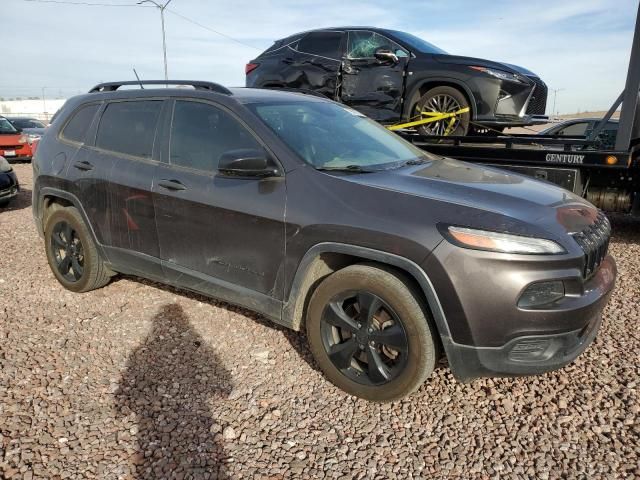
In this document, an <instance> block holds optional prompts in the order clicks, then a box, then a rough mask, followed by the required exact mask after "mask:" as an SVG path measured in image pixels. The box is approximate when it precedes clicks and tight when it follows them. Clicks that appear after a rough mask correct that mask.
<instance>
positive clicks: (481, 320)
mask: <svg viewBox="0 0 640 480" xmlns="http://www.w3.org/2000/svg"><path fill="white" fill-rule="evenodd" d="M130 83H131V82H119V83H111V84H106V85H100V86H97V87H95V88H94V89H93V90H92V92H93V93H89V94H87V95H82V96H79V97H75V98H73V99H70V100H68V101H67V103H66V105H65V107H64V108H63V111H62V112H61V113H60V115H59V116H58V118H56V120H55V121H54V122H53V123H52V125H51V126H50V127H49V129H50V130H49V132H48V133H47V135H45V136H44V137H43V138H42V140H41V142H40V143H41V144H40V147H39V150H38V155H37V156H36V160H35V161H34V172H35V174H34V187H33V188H34V193H33V199H34V201H33V212H34V218H35V222H36V225H37V228H38V230H39V231H40V233H41V235H42V236H43V237H44V248H45V251H46V256H47V260H48V262H49V265H50V266H51V269H52V272H53V274H54V275H55V277H56V278H57V279H58V281H59V282H60V283H61V284H62V285H63V286H64V287H65V288H67V289H69V290H71V291H75V292H86V291H89V290H92V289H95V288H99V287H102V286H103V285H106V284H107V283H108V282H109V279H110V278H111V276H113V275H115V274H116V272H121V273H126V274H131V275H137V276H141V277H145V278H149V279H153V280H156V281H159V282H162V283H166V284H169V285H173V286H176V287H180V288H184V289H187V290H192V291H196V292H200V293H202V294H205V295H209V296H212V297H215V298H219V299H223V300H225V301H227V302H230V303H234V304H237V305H241V306H243V307H247V308H250V309H252V310H255V311H257V312H260V313H261V314H263V315H264V316H266V317H267V318H270V319H272V320H274V321H275V322H277V323H279V324H282V325H285V326H287V327H289V328H292V329H294V330H301V329H303V328H304V329H306V332H307V337H308V339H309V343H310V347H311V351H312V352H313V355H314V357H315V359H316V361H317V363H318V365H319V366H320V368H321V369H322V370H323V372H324V373H325V374H326V376H327V377H328V378H329V379H330V380H331V381H332V382H333V383H335V384H336V385H337V386H339V387H340V388H342V389H343V390H345V391H347V392H349V393H351V394H353V395H357V396H360V397H363V398H366V399H369V400H375V401H388V400H394V399H398V398H401V397H403V396H405V395H407V394H409V393H411V392H412V391H414V390H415V389H417V388H418V387H419V386H420V384H421V383H422V382H423V381H424V380H425V379H426V378H427V377H428V376H429V375H430V374H431V372H432V371H433V369H434V367H435V365H436V362H437V361H438V358H439V357H440V352H441V350H443V351H444V354H445V355H446V357H447V359H448V363H449V365H450V367H451V369H452V371H453V373H454V375H455V376H456V377H457V378H459V379H461V380H463V381H467V380H470V379H472V378H475V377H479V376H494V375H499V376H503V375H507V376H508V375H524V374H534V373H540V372H545V371H548V370H552V369H556V368H559V367H561V366H563V365H566V364H567V363H569V362H571V361H572V360H573V359H574V358H576V357H577V356H578V355H579V354H580V353H581V352H582V351H583V350H584V349H585V348H587V346H588V345H589V344H590V343H591V341H592V340H593V339H594V337H595V336H596V334H597V332H598V329H599V327H600V323H601V311H602V309H603V308H604V306H605V304H606V303H607V299H608V298H609V295H610V293H611V290H612V288H613V286H614V281H615V277H616V267H615V263H614V260H613V259H612V257H611V256H610V255H608V254H607V245H608V241H609V236H610V226H609V222H608V220H607V219H606V217H605V216H604V215H603V214H602V213H601V212H599V211H598V210H597V209H596V208H595V207H593V206H592V205H591V204H589V203H588V202H587V201H585V200H583V199H582V198H580V197H578V196H576V195H573V194H572V193H570V192H567V191H565V190H563V189H561V188H558V187H556V186H554V185H551V184H548V183H541V182H538V181H536V180H534V179H531V178H529V177H525V176H521V175H517V174H511V173H507V172H505V171H502V170H498V169H493V168H490V167H484V166H480V165H471V164H466V163H463V162H459V161H455V160H451V159H446V158H441V157H437V156H434V155H430V154H428V153H426V152H425V151H423V150H420V149H417V148H416V147H414V146H413V145H411V144H410V143H408V142H406V141H405V140H403V139H402V138H400V137H399V136H397V135H395V134H393V133H391V132H389V131H388V130H387V129H385V128H384V127H382V126H381V125H379V124H378V123H376V122H374V121H372V120H370V119H368V118H367V117H365V116H364V115H363V114H361V113H359V112H357V111H355V110H352V109H350V108H348V107H345V106H343V105H341V104H338V103H335V102H332V101H329V100H325V99H322V98H317V97H315V96H312V95H306V94H300V93H290V92H283V91H272V90H263V89H244V88H237V89H227V88H224V87H222V86H219V85H216V84H209V83H206V82H199V83H196V85H197V87H198V88H197V89H193V90H187V89H178V88H150V87H149V85H148V84H149V83H152V82H146V83H147V88H145V89H144V90H142V89H140V90H131V89H129V90H118V87H119V86H120V85H122V84H127V85H128V84H130ZM159 83H163V82H159ZM177 83H180V84H185V81H180V82H177ZM144 84H145V82H143V85H144ZM131 132H136V135H135V136H132V135H131ZM251 348H252V347H251V345H249V344H248V345H247V349H248V350H251Z"/></svg>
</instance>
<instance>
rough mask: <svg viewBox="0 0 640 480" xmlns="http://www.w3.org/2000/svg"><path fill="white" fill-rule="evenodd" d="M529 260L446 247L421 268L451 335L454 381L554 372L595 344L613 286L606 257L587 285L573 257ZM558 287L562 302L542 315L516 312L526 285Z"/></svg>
mask: <svg viewBox="0 0 640 480" xmlns="http://www.w3.org/2000/svg"><path fill="white" fill-rule="evenodd" d="M519 257H522V256H519ZM529 257H530V258H528V259H524V260H520V259H516V258H514V256H505V255H504V254H490V253H489V252H479V251H472V250H468V249H460V248H458V247H454V246H452V245H450V244H448V243H446V242H443V243H442V244H441V245H440V246H439V247H438V248H437V249H436V251H435V252H434V255H432V256H431V257H430V258H429V259H428V261H427V263H426V264H425V265H424V267H425V271H427V272H430V277H431V280H432V281H433V283H434V286H435V288H436V292H437V294H438V297H439V299H440V302H441V304H442V308H443V313H444V315H445V318H446V323H447V325H448V330H449V331H448V332H445V334H444V335H441V338H442V343H443V347H444V349H445V352H446V354H447V358H448V360H449V365H450V366H451V370H452V372H453V374H454V376H455V377H456V378H457V379H459V380H461V381H468V380H471V379H473V378H477V377H483V376H519V375H531V374H538V373H543V372H547V371H550V370H555V369H558V368H561V367H563V366H564V365H567V364H568V363H570V362H572V361H573V360H574V359H575V358H576V357H577V356H578V355H580V354H581V353H582V352H583V351H584V350H585V349H586V348H587V347H588V346H589V344H590V343H591V342H592V341H593V339H594V338H595V337H596V335H597V333H598V330H599V328H600V323H601V317H602V310H603V309H604V307H605V305H606V304H607V302H608V300H609V297H610V295H611V292H612V290H613V287H614V284H615V278H616V274H617V271H616V265H615V261H614V260H613V258H612V257H611V256H607V257H605V259H604V260H603V261H602V263H601V264H600V266H599V268H598V270H597V271H596V273H595V274H594V275H593V276H592V277H590V278H589V279H586V280H585V279H584V278H583V277H582V271H581V269H580V266H579V265H580V263H579V262H576V258H571V257H572V256H571V255H568V256H567V257H568V258H567V257H565V258H557V259H554V258H553V256H547V257H551V258H546V259H542V258H538V259H536V258H535V256H529ZM557 279H561V280H563V282H564V284H565V291H566V296H565V297H564V298H563V299H562V300H560V301H557V302H556V303H554V304H552V305H551V306H548V307H545V308H544V309H542V308H539V309H523V308H519V307H518V306H517V302H518V298H519V297H520V295H521V293H522V292H523V290H524V289H525V288H526V287H527V285H529V284H531V283H533V282H539V281H547V280H557ZM440 333H441V334H442V332H440Z"/></svg>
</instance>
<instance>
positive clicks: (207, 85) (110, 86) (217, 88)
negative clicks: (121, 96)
mask: <svg viewBox="0 0 640 480" xmlns="http://www.w3.org/2000/svg"><path fill="white" fill-rule="evenodd" d="M124 85H139V86H140V87H141V88H143V85H189V86H191V87H193V88H195V89H196V90H210V91H212V92H218V93H223V94H225V95H233V93H232V92H231V90H229V89H228V88H227V87H224V86H222V85H220V84H219V83H213V82H202V81H199V80H141V81H138V80H127V81H123V82H106V83H99V84H98V85H96V86H95V87H93V88H92V89H91V90H89V93H96V92H114V91H116V90H118V89H119V88H120V87H122V86H124Z"/></svg>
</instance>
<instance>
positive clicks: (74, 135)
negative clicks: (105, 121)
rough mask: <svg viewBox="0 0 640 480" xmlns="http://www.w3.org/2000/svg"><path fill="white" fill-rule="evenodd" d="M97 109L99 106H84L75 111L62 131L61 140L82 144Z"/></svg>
mask: <svg viewBox="0 0 640 480" xmlns="http://www.w3.org/2000/svg"><path fill="white" fill-rule="evenodd" d="M99 107H100V105H99V104H93V105H85V106H84V107H80V108H79V109H78V110H76V111H75V112H74V113H73V114H72V115H71V119H70V120H69V121H68V122H67V124H66V125H65V127H64V128H63V129H62V134H61V136H62V138H64V139H65V140H69V141H71V142H77V143H83V142H84V140H85V136H86V135H87V131H88V130H89V127H90V126H91V122H93V117H95V115H96V112H97V111H98V108H99Z"/></svg>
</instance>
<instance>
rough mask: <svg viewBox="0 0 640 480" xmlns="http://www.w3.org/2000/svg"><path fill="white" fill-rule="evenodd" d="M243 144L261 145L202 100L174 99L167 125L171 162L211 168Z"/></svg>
mask: <svg viewBox="0 0 640 480" xmlns="http://www.w3.org/2000/svg"><path fill="white" fill-rule="evenodd" d="M244 148H250V149H261V148H262V147H261V145H260V144H259V143H258V141H257V140H256V139H255V138H254V137H253V135H251V133H249V131H248V130H247V129H246V128H245V127H244V126H243V125H242V124H241V123H240V122H239V121H238V120H236V119H235V118H233V117H232V116H231V115H230V114H229V113H227V112H225V111H223V110H221V109H219V108H216V107H214V106H213V105H209V104H206V103H201V102H190V101H182V100H178V101H176V105H175V108H174V111H173V122H172V125H171V154H170V159H169V161H170V162H171V164H173V165H181V166H183V167H189V168H194V169H197V170H202V171H205V172H214V171H215V170H216V169H217V168H218V161H219V160H220V156H221V155H222V154H224V153H226V152H228V151H229V150H237V149H244Z"/></svg>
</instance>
